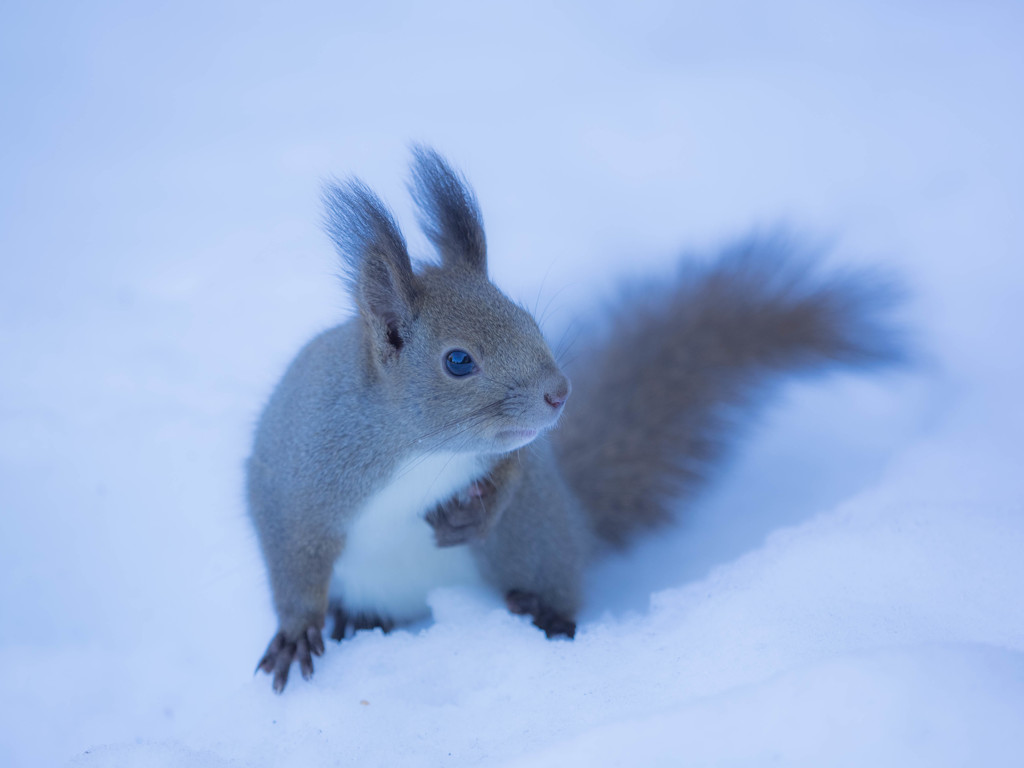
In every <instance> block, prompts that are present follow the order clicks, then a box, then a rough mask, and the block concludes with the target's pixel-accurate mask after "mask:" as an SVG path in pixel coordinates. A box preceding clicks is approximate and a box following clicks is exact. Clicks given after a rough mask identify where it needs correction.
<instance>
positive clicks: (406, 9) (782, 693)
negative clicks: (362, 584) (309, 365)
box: [0, 0, 1024, 767]
mask: <svg viewBox="0 0 1024 768" xmlns="http://www.w3.org/2000/svg"><path fill="white" fill-rule="evenodd" d="M350 6H351V7H350ZM1022 39H1024V11H1022V9H1021V6H1020V5H1019V4H1014V3H1006V4H997V3H987V2H980V3H969V4H968V3H950V2H939V3H934V2H933V3H924V2H909V3H901V4H883V3H880V2H841V3H832V4H820V3H810V2H792V1H791V0H780V2H773V3H763V4H758V3H744V2H726V3H721V4H708V3H704V4H683V3H673V2H662V3H657V2H654V3H649V2H648V3H635V4H628V5H627V4H620V5H612V4H607V5H606V4H603V3H582V2H578V3H571V2H567V3H555V4H552V3H530V2H526V3H523V2H520V3H516V4H487V5H486V6H483V5H480V4H470V3H465V4H452V3H445V2H434V3H430V4H423V5H422V6H413V5H401V4H390V3H378V4H345V3H303V2H297V3H291V4H288V6H287V7H284V6H281V7H275V6H272V5H264V4H259V3H252V2H248V3H226V4H202V3H190V2H183V3H176V4H169V5H167V7H164V8H156V7H151V4H118V3H107V4H85V3H46V4H41V3H35V4H28V3H21V2H14V3H7V4H5V5H4V8H3V10H2V11H0V103H2V104H3V105H4V110H3V111H4V119H3V120H2V121H0V167H2V168H3V172H2V173H0V258H2V260H3V262H2V263H3V270H2V275H3V278H2V279H0V360H2V372H0V512H2V514H0V662H2V664H3V667H4V670H5V674H4V682H3V685H2V686H0V765H4V766H40V765H58V764H62V763H69V762H70V763H73V764H76V765H83V766H90V767H92V766H120V765H130V766H169V765H190V766H200V767H203V766H277V765H302V766H310V765H349V764H361V765H389V766H390V765H394V766H406V765H408V766H416V765H423V766H437V765H471V764H486V765H523V766H527V765H528V766H534V765H541V766H542V765H556V764H557V765H573V764H587V765H639V764H645V765H765V764H781V765H809V766H820V765H873V766H882V765H893V766H908V765H930V766H934V765H987V766H995V765H1021V764H1024V743H1022V741H1024V737H1022V735H1021V732H1022V731H1024V729H1022V728H1021V727H1020V723H1021V722H1022V721H1024V601H1022V600H1021V594H1022V588H1024V472H1022V466H1024V462H1022V459H1024V449H1022V446H1021V443H1022V440H1021V435H1022V434H1024V406H1022V405H1021V395H1020V393H1021V392H1022V391H1024V364H1022V363H1024V355H1022V344H1021V341H1020V338H1019V336H1020V329H1021V328H1024V266H1022V264H1024V262H1022V259H1021V256H1022V253H1024V217H1022V216H1021V211H1022V210H1024V153H1022V151H1021V142H1020V137H1021V136H1024V104H1022V94H1024V46H1021V44H1020V41H1021V40H1022ZM411 140H420V141H428V142H431V143H433V144H435V145H436V146H437V147H438V148H439V149H440V150H441V151H443V152H446V153H447V154H449V155H450V156H451V158H452V159H453V160H454V161H455V162H456V163H457V164H459V165H460V166H461V167H462V168H463V169H464V170H465V171H466V172H467V174H468V175H469V177H470V178H471V179H472V181H473V183H474V185H475V187H476V189H477V192H478V194H479V197H480V200H481V202H482V205H483V208H484V215H485V218H486V221H487V227H488V236H489V243H490V250H491V259H492V274H493V276H494V278H495V279H496V281H497V282H498V283H499V284H500V285H502V286H503V287H505V288H506V289H507V290H508V292H509V293H510V294H511V295H513V296H514V297H516V298H519V299H521V300H522V301H524V302H525V303H526V304H527V305H529V306H531V307H536V308H537V312H538V313H539V314H541V315H542V316H543V318H544V321H545V324H546V326H547V327H548V328H549V329H550V330H551V331H552V333H553V335H555V337H556V339H557V338H558V337H559V336H560V335H561V332H562V331H563V330H565V329H568V333H569V334H570V335H571V329H572V322H573V320H572V319H573V318H575V317H578V316H581V315H582V314H584V313H585V312H586V310H587V309H588V308H591V307H593V306H595V305H597V304H599V303H600V297H601V296H603V295H605V293H606V292H607V291H608V290H609V289H610V288H611V286H613V285H614V284H615V282H616V281H617V280H619V279H621V278H622V277H623V276H626V275H639V274H664V273H667V272H669V271H670V270H671V268H672V264H673V263H674V262H675V260H676V258H677V257H678V255H679V253H680V252H681V249H683V248H686V247H689V246H695V247H702V246H706V245H712V244H715V243H719V242H722V241H723V240H727V239H729V238H731V237H734V236H736V235H737V234H742V233H744V232H746V231H749V230H750V228H752V227H762V228H765V227H772V226H774V225H775V224H776V223H778V222H783V223H787V224H789V225H790V226H791V227H793V228H794V229H795V230H796V231H799V232H803V233H806V235H807V237H808V238H810V239H811V240H814V241H820V242H831V243H833V244H834V246H835V248H834V250H835V260H836V262H837V263H852V264H858V263H878V262H882V263H885V264H889V265H891V266H892V267H893V268H895V269H897V270H898V271H900V272H901V273H902V274H903V275H904V276H905V277H906V280H907V282H908V283H909V284H910V287H911V289H912V291H913V295H914V298H913V300H912V302H911V304H910V306H909V309H908V322H909V324H910V325H911V327H913V328H914V329H915V333H916V338H917V349H918V350H919V354H918V359H917V361H916V362H915V364H914V366H912V367H911V368H909V369H907V370H904V371H902V372H895V373H890V374H886V375H884V376H876V377H872V378H858V377H855V376H835V377H832V378H828V379H823V380H814V381H802V382H797V383H795V384H793V385H791V386H788V387H786V388H785V389H784V390H783V391H782V392H781V393H780V396H779V398H778V400H777V401H776V404H775V407H774V408H773V409H771V410H770V412H769V413H768V414H767V415H766V416H765V418H763V419H761V420H760V421H759V423H758V424H757V425H756V426H755V427H752V429H751V434H750V439H749V441H748V442H747V444H746V445H745V446H744V449H743V451H742V452H741V453H740V455H739V456H738V457H737V459H736V460H735V461H734V462H733V463H732V465H731V466H730V467H729V468H728V469H727V471H726V472H724V473H723V476H722V477H721V478H720V481H719V483H718V484H717V485H716V486H715V488H714V490H712V491H711V492H710V493H708V494H707V495H706V496H705V497H704V498H703V499H702V500H701V503H700V504H698V505H697V506H696V507H695V508H693V509H691V510H688V511H687V512H686V514H685V515H684V516H683V517H682V520H681V522H680V524H679V525H678V526H677V527H676V528H674V529H673V530H670V531H666V532H664V533H663V534H661V535H659V536H657V537H652V538H651V539H649V540H647V541H646V542H644V543H642V544H641V545H640V546H638V547H637V548H636V549H634V550H632V551H631V552H629V553H626V554H624V555H621V556H616V557H614V558H610V559H609V560H607V561H606V562H604V563H603V564H601V565H600V566H599V567H598V568H596V569H595V571H594V573H593V574H592V575H591V577H590V587H591V589H590V592H589V602H588V605H587V607H586V609H585V611H584V613H583V615H582V616H581V617H580V618H581V620H580V626H579V633H578V635H577V638H576V640H575V641H574V642H567V641H557V642H549V641H546V640H545V639H544V638H543V637H542V635H541V634H540V633H539V632H538V631H536V630H535V629H534V628H533V627H531V626H529V624H528V623H527V622H526V621H525V620H524V619H522V618H520V617H514V616H511V615H508V614H507V613H506V612H505V611H503V610H502V608H501V605H500V602H499V600H498V599H497V598H496V597H495V596H493V595H490V594H488V593H486V592H480V591H474V590H472V589H468V588H467V589H458V590H447V591H438V592H435V593H433V594H432V596H431V598H430V599H431V604H432V606H433V608H434V614H435V618H434V620H433V622H427V623H423V624H421V625H418V626H415V627H413V628H411V629H408V630H403V631H396V632H394V633H392V634H391V635H390V636H388V637H384V636H383V635H381V634H380V633H364V634H360V635H359V636H357V637H355V638H354V639H352V640H351V641H347V642H346V643H345V644H344V645H343V646H341V647H338V646H333V645H332V646H331V647H330V648H329V649H328V653H327V654H326V655H325V656H324V657H323V658H322V659H320V660H318V664H317V667H316V676H315V678H314V680H313V682H312V683H311V684H307V683H304V682H303V681H301V680H298V679H296V680H294V681H293V682H292V683H290V685H289V687H288V689H287V691H286V692H285V694H284V695H283V696H280V697H277V696H274V695H272V693H271V691H270V684H269V681H268V680H267V679H266V678H265V677H264V676H261V677H259V678H253V677H252V676H251V670H252V668H253V666H254V665H255V662H256V660H257V659H258V658H259V656H260V654H261V653H262V651H263V648H264V646H265V644H266V642H267V641H268V639H269V638H270V636H271V634H272V632H273V630H274V618H273V615H272V612H271V609H270V605H269V599H268V596H267V590H266V585H265V580H264V575H263V571H262V565H261V562H260V558H259V554H258V552H257V548H256V546H255V541H254V537H253V534H252V532H251V530H250V528H249V526H248V524H247V521H246V518H245V511H244V506H243V502H242V491H241V488H242V473H241V467H242V460H243V458H244V457H245V455H246V453H247V450H248V443H249V439H250V434H251V429H252V425H253V422H254V420H255V418H256V416H257V414H258V412H259V409H260V407H261V404H262V402H263V401H264V399H265V398H266V397H267V396H268V394H269V392H270V389H271V387H272V386H273V384H274V382H275V381H276V379H277V377H278V376H279V375H280V373H281V372H282V370H283V368H284V366H285V365H286V363H287V362H288V360H289V359H290V358H291V356H292V355H293V354H294V353H295V352H296V350H297V349H298V347H299V345H301V344H302V343H303V342H304V341H305V340H306V339H307V338H309V336H311V335H312V334H313V333H314V332H316V331H318V330H320V329H322V328H324V327H327V326H328V325H330V324H332V323H334V322H335V321H336V320H337V319H338V318H339V317H342V316H343V315H344V314H345V313H346V312H347V311H348V304H347V300H346V299H345V298H344V296H343V293H342V291H341V290H340V287H339V286H338V283H337V281H336V280H335V279H334V278H335V272H336V269H335V265H334V261H333V256H332V253H331V250H330V246H329V244H328V242H327V240H326V238H325V237H324V236H323V235H322V234H321V232H320V230H319V227H318V218H319V215H320V214H319V206H318V200H317V195H318V190H319V185H320V182H321V180H322V179H323V178H324V177H325V176H326V175H328V174H332V173H334V174H342V175H344V174H348V173H351V172H355V173H358V174H360V175H362V176H363V177H364V178H366V179H367V180H368V181H369V182H370V183H371V184H372V185H373V186H374V187H375V188H377V189H378V190H379V191H381V193H382V194H383V195H384V196H385V197H386V198H387V199H389V200H390V201H391V202H392V204H393V205H394V207H395V208H396V211H397V212H398V215H399V218H400V219H401V220H402V221H404V222H406V223H407V224H409V223H411V221H412V217H411V215H410V208H409V204H408V202H407V199H406V194H405V191H404V189H403V184H404V179H405V163H406V162H407V153H406V145H407V142H409V141H411ZM407 234H409V235H410V240H411V243H412V245H413V246H414V247H415V248H418V249H421V250H422V249H423V248H424V247H425V243H424V240H423V238H422V237H420V236H418V235H414V233H412V232H411V231H409V232H407Z"/></svg>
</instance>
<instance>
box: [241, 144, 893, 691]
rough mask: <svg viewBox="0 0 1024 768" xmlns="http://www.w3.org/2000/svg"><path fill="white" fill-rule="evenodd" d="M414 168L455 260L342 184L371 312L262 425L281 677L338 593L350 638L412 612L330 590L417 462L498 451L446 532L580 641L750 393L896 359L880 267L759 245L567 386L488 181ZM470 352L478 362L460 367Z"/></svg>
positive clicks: (359, 284) (591, 359)
mask: <svg viewBox="0 0 1024 768" xmlns="http://www.w3.org/2000/svg"><path fill="white" fill-rule="evenodd" d="M413 179H414V182H413V186H414V194H415V197H416V201H417V204H418V205H419V208H420V212H421V217H422V223H423V226H424V229H425V230H426V232H427V235H428V237H429V238H430V240H431V241H432V242H433V243H434V245H435V247H436V248H437V250H438V252H439V254H440V256H441V264H440V266H436V265H426V266H423V267H421V268H420V269H419V270H418V271H414V270H413V268H412V266H411V263H410V260H409V256H408V253H407V251H406V246H405V241H404V239H403V237H402V235H401V233H400V231H399V229H398V227H397V225H396V224H395V222H394V219H393V218H392V216H391V214H390V213H389V212H388V210H387V208H386V207H385V206H384V204H383V203H382V202H381V201H380V200H379V199H378V198H377V197H376V196H375V195H374V194H373V193H372V192H371V191H370V190H369V189H368V188H367V187H366V186H365V185H363V184H362V183H361V182H358V181H349V182H345V183H342V184H331V185H329V186H328V187H327V189H326V190H325V194H324V200H325V205H326V209H327V219H326V224H327V231H328V233H329V234H330V235H331V237H332V239H333V240H334V242H335V245H336V246H337V248H338V250H339V253H340V254H341V257H342V261H343V264H344V267H345V271H346V275H347V279H348V283H349V287H350V291H351V292H352V294H353V297H354V298H355V301H356V304H357V306H358V309H359V316H358V317H357V318H353V319H352V320H350V321H349V322H347V323H344V324H342V325H339V326H337V327H336V328H333V329H331V330H329V331H326V332H325V333H323V334H321V335H320V336H318V337H317V338H315V339H313V340H312V341H311V342H310V343H309V344H308V345H307V346H306V347H305V348H304V349H303V350H302V351H301V352H300V353H299V355H298V357H297V358H296V359H295V361H294V362H293V363H292V364H291V366H290V367H289V369H288V371H287V372H286V373H285V375H284V377H283V379H282V380H281V382H280V384H278V386H277V388H276V390H275V392H274V394H273V395H272V397H271V399H270V402H269V403H268V404H267V407H266V409H265V411H264V413H263V416H262V418H261V419H260V422H259V426H258V428H257V431H256V437H255V441H254V445H253V451H252V455H251V457H250V459H249V461H248V465H247V469H248V497H249V510H250V514H251V517H252V519H253V522H254V525H255V528H256V531H257V534H258V536H259V540H260V545H261V548H262V551H263V555H264V559H265V561H266V565H267V570H268V575H269V580H270V586H271V590H272V593H273V598H274V606H275V609H276V611H277V615H278V620H279V630H278V633H277V634H276V635H275V637H274V638H273V640H272V641H271V644H270V646H269V647H268V649H267V652H266V654H265V655H264V657H263V659H261V661H260V664H259V667H258V668H259V669H263V670H264V671H267V672H270V673H272V674H273V676H274V687H275V689H276V690H281V689H282V688H283V687H284V685H285V683H286V681H287V678H288V671H289V668H290V667H291V664H292V661H293V660H297V661H298V662H299V667H300V670H301V671H302V673H303V675H304V676H308V675H310V674H312V658H311V657H312V656H313V655H318V654H319V653H320V652H322V649H323V645H322V640H321V639H320V638H321V632H322V629H323V627H324V622H325V617H326V615H327V612H328V609H329V608H330V609H331V611H332V612H333V613H334V614H335V615H336V616H340V617H341V619H340V620H339V621H338V622H337V623H338V624H339V626H340V629H338V628H337V627H336V630H335V635H336V636H339V637H342V636H344V633H345V628H346V626H348V624H349V623H350V622H351V623H352V624H353V626H362V625H363V624H366V625H367V626H370V625H377V626H384V627H390V626H391V625H392V623H393V617H391V616H388V615H384V614H381V613H377V612H373V611H371V612H370V613H366V614H364V615H362V616H358V615H357V616H355V618H353V616H352V615H350V614H348V613H347V612H346V607H345V606H344V605H340V604H332V603H331V597H330V595H329V594H328V590H329V582H330V578H331V573H332V569H333V567H334V564H335V561H336V560H337V559H338V558H339V556H341V554H342V553H343V552H344V549H345V545H346V534H347V532H348V531H349V530H350V529H351V527H352V525H353V522H354V521H355V520H357V519H358V515H359V514H360V511H361V510H362V509H364V508H365V507H366V504H367V501H368V499H370V498H371V497H374V494H376V493H377V491H379V490H380V489H381V488H383V487H385V486H386V485H387V484H388V483H389V482H391V481H392V480H393V477H394V475H395V472H396V468H397V467H399V466H403V465H405V464H406V463H407V462H409V461H415V460H416V459H417V458H418V457H423V456H428V455H430V454H433V453H436V452H441V451H444V452H455V453H470V454H473V455H475V456H477V457H479V458H480V460H481V465H482V471H483V472H484V473H485V474H486V475H488V476H485V477H481V478H478V479H476V480H474V481H472V482H471V484H470V486H469V488H467V489H464V491H462V492H459V493H456V495H455V497H454V498H453V499H450V500H449V501H448V502H442V503H440V504H439V505H438V506H437V508H436V509H434V510H432V511H430V510H424V512H425V522H424V525H427V524H430V525H432V526H433V527H434V532H435V536H436V543H437V544H438V546H455V545H459V546H468V547H469V548H470V550H469V551H470V552H471V553H472V556H473V561H474V562H475V563H476V565H477V568H478V569H479V572H480V574H481V575H482V576H483V577H484V578H485V579H487V580H488V581H490V582H491V583H492V584H493V585H494V586H495V587H496V588H497V589H499V590H500V591H501V592H502V593H503V594H504V595H505V596H506V599H507V602H508V605H509V608H510V610H513V611H514V612H517V613H530V614H531V615H532V616H533V618H534V623H536V624H537V625H538V626H540V627H541V628H542V629H544V630H545V632H547V633H548V635H549V636H550V635H557V634H563V635H569V636H572V634H573V633H574V631H575V624H574V621H575V615H576V612H577V610H578V609H579V607H580V604H581V600H582V593H581V585H582V578H583V572H584V567H585V565H586V563H587V562H588V561H590V559H591V558H592V557H593V556H594V554H595V553H596V552H597V551H598V550H599V549H600V546H601V541H602V539H603V540H604V541H606V542H607V541H610V542H612V543H622V542H623V541H625V539H626V538H627V536H628V535H629V534H630V533H631V532H632V531H633V530H635V529H637V528H639V527H643V526H644V525H650V524H654V523H657V522H659V521H661V520H662V519H664V518H665V517H666V515H667V503H668V500H669V499H670V498H672V497H674V496H676V495H678V494H684V495H685V494H687V493H689V492H690V491H691V490H692V489H693V488H695V487H697V485H698V484H699V482H700V481H702V480H703V478H704V477H705V475H706V473H707V469H708V467H709V466H710V464H711V463H712V462H713V460H714V459H716V458H718V456H719V455H720V454H721V453H722V449H723V447H724V446H725V444H726V443H727V442H728V437H729V435H730V429H731V426H732V424H731V422H730V419H729V418H728V416H727V414H726V408H728V407H732V408H735V407H736V406H740V407H749V406H751V405H752V404H754V403H755V402H756V395H757V394H758V393H759V392H760V391H761V390H762V388H763V382H765V381H767V380H770V379H771V378H773V377H776V376H777V375H778V374H780V373H783V372H785V371H791V370H812V369H815V368H820V367H823V366H825V365H826V364H830V363H848V364H853V363H870V362H877V361H881V360H885V359H889V358H890V357H892V350H891V349H890V348H889V347H888V346H887V341H886V340H887V336H886V335H885V329H884V326H883V325H881V324H879V323H877V322H876V320H877V312H876V310H878V309H880V308H881V304H882V303H884V302H883V301H882V300H881V299H880V298H879V297H880V296H882V295H883V293H880V292H879V291H877V290H875V286H874V285H872V284H871V281H870V280H869V279H868V278H867V277H866V276H865V275H844V276H842V277H835V278H830V279H816V278H814V277H813V275H812V273H811V270H810V268H809V267H807V266H805V265H802V264H799V263H797V262H796V261H795V260H794V259H792V258H791V257H789V256H787V255H786V253H785V249H782V248H780V247H778V246H777V245H765V244H758V243H756V242H755V243H751V244H748V245H746V246H743V247H741V248H738V249H734V251H733V252H731V253H729V254H726V255H725V256H724V257H723V258H722V259H721V260H719V261H718V262H716V263H714V264H711V265H707V266H702V267H689V268H687V269H686V270H684V272H683V273H682V274H681V276H680V278H679V280H678V281H677V283H676V284H675V286H674V287H672V288H670V289H659V288H653V287H651V286H646V287H641V288H636V289H635V290H634V291H633V292H632V293H629V294H627V295H626V296H625V297H624V298H623V300H622V301H621V302H620V303H619V306H618V308H617V309H616V310H615V311H614V312H613V313H612V314H611V317H610V320H609V321H608V323H607V325H608V326H609V330H608V331H607V332H606V333H605V334H603V335H600V334H599V335H598V337H595V339H594V340H593V341H592V342H591V343H590V344H589V345H588V347H587V350H586V352H585V354H584V355H583V356H582V357H581V359H580V361H579V363H578V364H577V365H576V366H575V367H574V373H575V375H576V379H577V381H576V384H577V392H576V394H574V395H573V396H572V398H569V382H568V379H567V378H566V377H565V376H564V375H563V373H562V372H561V371H560V370H559V368H558V366H557V365H556V363H555V361H554V359H553V357H552V354H551V352H550V350H549V348H548V346H547V344H546V342H545V341H544V339H543V336H542V335H541V332H540V330H539V328H538V327H537V323H536V322H535V321H534V318H533V317H532V316H531V315H530V314H529V313H528V312H527V311H526V310H524V309H523V308H522V307H520V306H519V305H517V304H515V303H514V302H512V301H510V300H509V299H508V298H507V297H506V296H505V295H504V294H502V293H501V292H500V291H499V290H498V289H497V288H496V287H495V286H494V285H493V284H492V283H490V282H489V281H488V279H487V275H486V246H485V240H484V235H483V228H482V223H481V222H482V219H481V216H480V211H479V207H478V206H477V203H476V198H475V196H474V195H473V193H472V191H471V190H470V189H469V187H468V186H467V185H466V184H465V182H464V181H463V180H462V179H461V177H459V176H458V175H457V174H456V173H455V172H454V171H452V169H451V167H450V166H449V165H448V164H447V163H446V162H445V161H444V160H443V158H441V157H440V156H439V155H437V154H436V153H435V152H433V151H432V150H429V149H425V148H418V149H416V150H415V152H414V164H413ZM876 305H877V306H876ZM452 349H462V350H466V351H468V352H469V354H470V355H471V356H472V357H473V359H474V360H475V361H476V362H477V363H478V364H479V366H480V369H479V372H478V373H476V374H474V375H471V376H467V377H462V378H459V377H454V376H452V375H450V374H449V373H447V372H446V371H445V368H444V359H445V356H446V354H447V353H448V352H449V351H451V350H452ZM567 398H569V401H568V405H567V406H566V408H567V409H568V413H567V418H566V419H565V424H564V426H563V427H562V428H561V429H559V430H557V431H555V432H554V433H552V434H553V435H554V437H553V438H552V439H549V438H548V436H547V435H546V434H543V433H544V432H545V431H546V430H548V429H550V428H551V427H553V426H555V424H556V422H557V421H558V419H559V417H560V415H561V412H562V410H563V403H565V402H566V399H567ZM509 430H530V431H531V432H534V431H535V432H538V433H541V434H540V436H539V437H537V439H534V440H533V441H532V442H529V443H528V444H526V445H524V446H522V447H518V448H517V447H516V446H518V445H521V443H522V439H520V438H521V434H522V433H521V432H520V433H519V434H520V438H516V437H515V435H514V434H512V433H510V432H509ZM510 434H511V435H512V436H510ZM481 494H482V495H481ZM359 610H362V611H365V610H366V609H365V607H363V608H359Z"/></svg>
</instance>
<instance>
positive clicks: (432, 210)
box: [409, 145, 487, 274]
mask: <svg viewBox="0 0 1024 768" xmlns="http://www.w3.org/2000/svg"><path fill="white" fill-rule="evenodd" d="M409 189H410V191H411V192H412V196H413V199H414V200H415V201H416V206H417V207H418V208H419V221H420V226H421V227H422V228H423V231H424V232H425V233H426V235H427V237H428V238H429V239H430V242H432V243H433V244H434V247H436V248H437V250H438V253H440V254H441V261H442V262H443V263H444V265H445V266H450V265H455V264H461V265H463V266H467V267H469V268H471V269H475V270H478V271H480V272H483V273H485V274H486V272H487V241H486V239H485V238H484V224H483V217H482V216H481V215H480V206H479V205H478V204H477V201H476V195H474V194H473V190H472V189H471V188H470V186H469V184H468V183H466V180H465V179H464V178H462V176H461V175H460V174H458V173H456V171H455V170H453V169H452V167H451V166H450V165H449V164H448V162H447V161H446V160H445V159H444V158H443V157H441V155H439V154H438V153H437V152H435V151H434V150H433V149H430V148H429V147H424V146H420V145H416V146H414V147H413V148H412V184H410V185H409Z"/></svg>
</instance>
